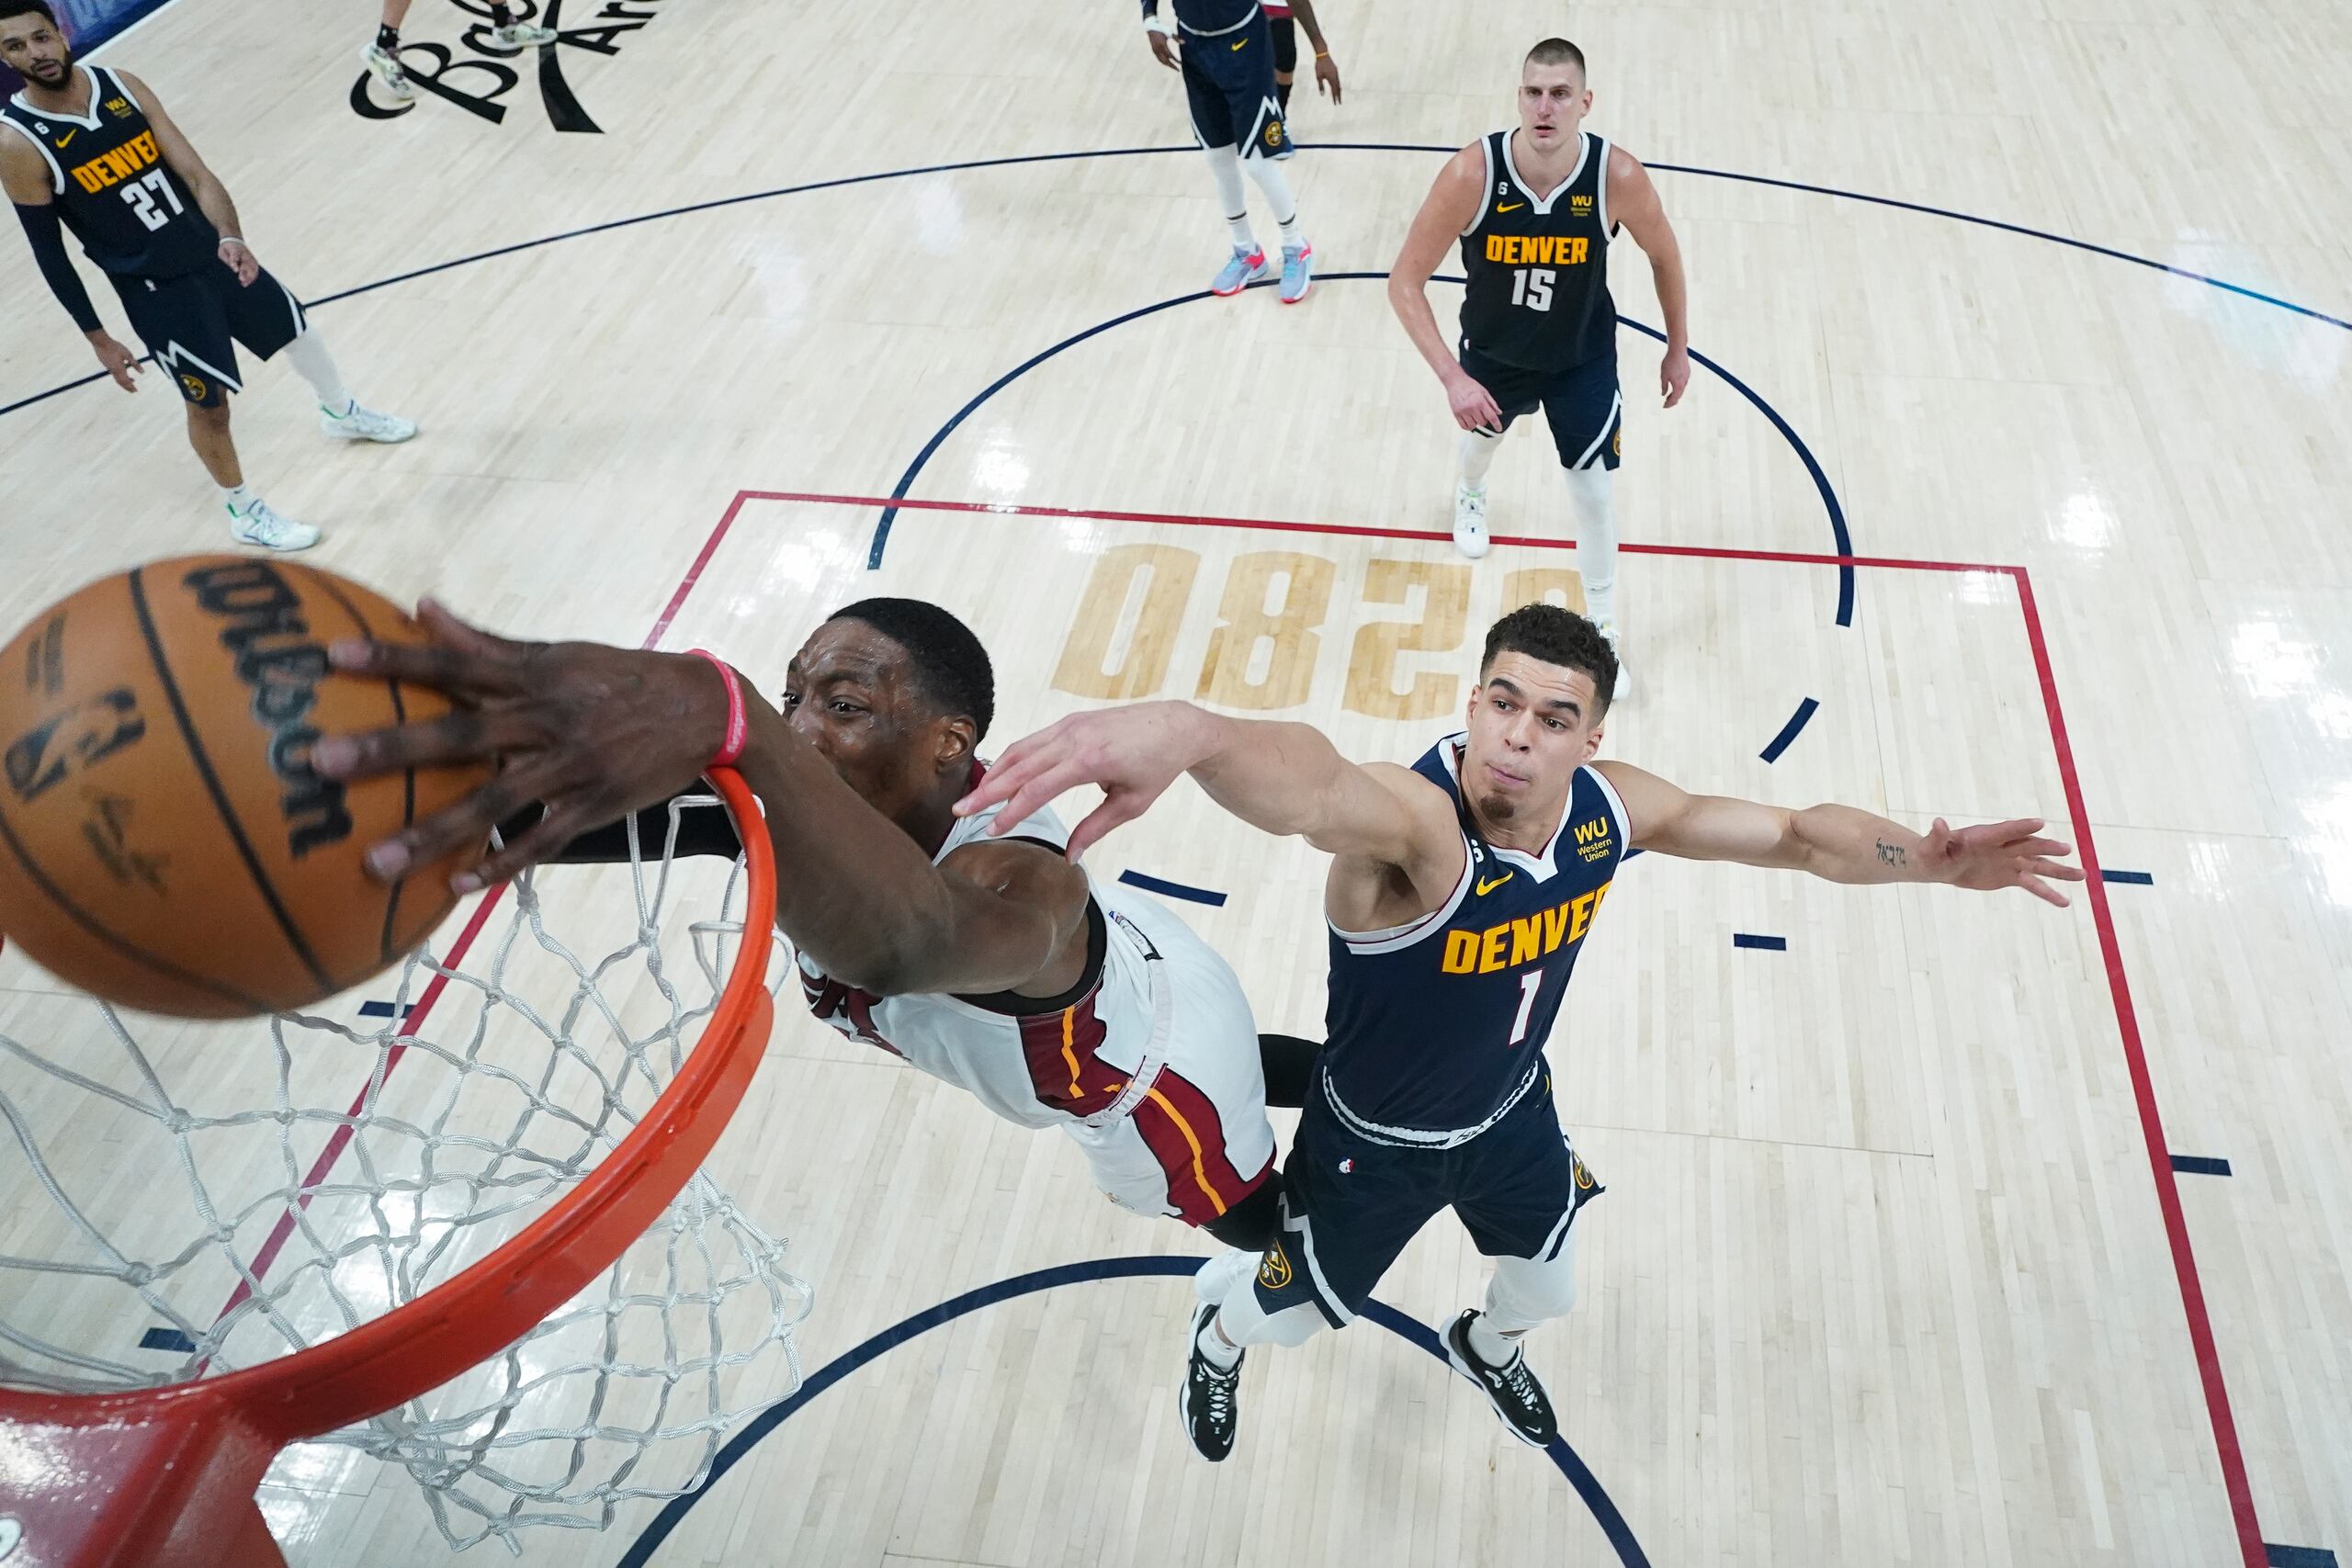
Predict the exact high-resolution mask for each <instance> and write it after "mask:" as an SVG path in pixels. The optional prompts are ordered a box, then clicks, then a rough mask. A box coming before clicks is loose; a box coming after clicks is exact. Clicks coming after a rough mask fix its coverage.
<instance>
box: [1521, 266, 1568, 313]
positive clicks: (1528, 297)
mask: <svg viewBox="0 0 2352 1568" xmlns="http://www.w3.org/2000/svg"><path fill="white" fill-rule="evenodd" d="M1557 276H1559V274H1558V273H1556V272H1555V271H1554V270H1553V269H1552V268H1550V267H1548V266H1522V267H1520V268H1517V269H1516V270H1514V271H1513V272H1512V273H1511V275H1510V302H1511V303H1512V304H1514V305H1524V306H1526V307H1527V308H1528V309H1529V310H1550V309H1551V308H1552V282H1553V279H1554V278H1555V277H1557Z"/></svg>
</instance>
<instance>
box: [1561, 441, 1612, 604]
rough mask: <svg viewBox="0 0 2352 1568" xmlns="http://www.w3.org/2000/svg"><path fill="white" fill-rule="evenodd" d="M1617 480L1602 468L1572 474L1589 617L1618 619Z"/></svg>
mask: <svg viewBox="0 0 2352 1568" xmlns="http://www.w3.org/2000/svg"><path fill="white" fill-rule="evenodd" d="M1615 479H1616V476H1615V475H1613V474H1611V472H1610V471H1609V470H1608V469H1607V468H1600V467H1599V466H1598V465H1596V466H1594V467H1592V468H1572V469H1570V470H1569V471H1568V494H1569V495H1570V496H1571V497H1572V498H1574V500H1575V502H1576V509H1577V574H1578V575H1579V576H1581V577H1582V578H1583V579H1584V607H1585V615H1587V616H1588V617H1589V618H1590V619H1592V620H1595V621H1603V622H1608V623H1610V624H1611V625H1613V624H1615V622H1616V619H1617V507H1616V502H1615V494H1616V486H1615V483H1614V480H1615Z"/></svg>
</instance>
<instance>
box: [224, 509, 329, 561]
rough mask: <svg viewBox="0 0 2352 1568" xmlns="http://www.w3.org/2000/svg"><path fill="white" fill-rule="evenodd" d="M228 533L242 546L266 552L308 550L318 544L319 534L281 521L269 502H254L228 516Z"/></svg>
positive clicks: (289, 520)
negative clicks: (256, 546)
mask: <svg viewBox="0 0 2352 1568" xmlns="http://www.w3.org/2000/svg"><path fill="white" fill-rule="evenodd" d="M229 532H230V534H231V535H232V536H234V537H235V539H236V541H237V543H239V544H241V545H258V546H260V547H262V548H263V549H265V550H307V549H309V548H310V547H311V546H312V545H315V544H317V543H318V542H319V531H318V530H317V529H316V528H313V527H311V525H309V524H308V523H297V522H295V521H294V519H292V518H291V517H280V516H279V515H278V514H277V513H275V512H272V511H271V510H270V509H269V502H266V501H256V502H254V503H253V504H252V505H251V506H248V507H246V508H245V509H244V510H243V512H232V513H229Z"/></svg>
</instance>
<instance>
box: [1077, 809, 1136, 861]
mask: <svg viewBox="0 0 2352 1568" xmlns="http://www.w3.org/2000/svg"><path fill="white" fill-rule="evenodd" d="M1141 815H1143V807H1140V806H1137V805H1136V804H1135V803H1134V799H1133V797H1132V796H1129V795H1124V794H1121V795H1112V796H1111V797H1110V798H1109V799H1107V800H1105V801H1103V804H1102V805H1100V806H1098V807H1095V808H1094V809H1093V810H1091V811H1090V812H1088V813H1087V814H1086V819H1085V820H1084V821H1082V822H1080V824H1079V825H1078V826H1077V827H1076V828H1074V829H1071V830H1070V835H1069V858H1070V859H1072V860H1078V859H1080V858H1081V857H1083V856H1084V855H1085V853H1086V852H1087V851H1088V850H1089V849H1091V848H1092V847H1093V846H1094V845H1095V844H1097V843H1099V842H1101V841H1102V840H1103V835H1104V834H1106V833H1108V832H1110V830H1111V829H1114V828H1116V827H1118V826H1119V825H1120V824H1121V823H1123V822H1132V821H1134V820H1135V819H1136V818H1137V817H1140V816H1141Z"/></svg>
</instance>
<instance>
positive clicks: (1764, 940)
mask: <svg viewBox="0 0 2352 1568" xmlns="http://www.w3.org/2000/svg"><path fill="white" fill-rule="evenodd" d="M1731 944H1732V945H1733V946H1734V947H1753V948H1757V949H1759V950H1760V951H1762V952H1765V953H1786V952H1787V951H1788V950H1789V939H1788V938H1787V937H1784V936H1754V935H1751V934H1749V933H1748V932H1747V931H1734V932H1732V933H1731Z"/></svg>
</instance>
